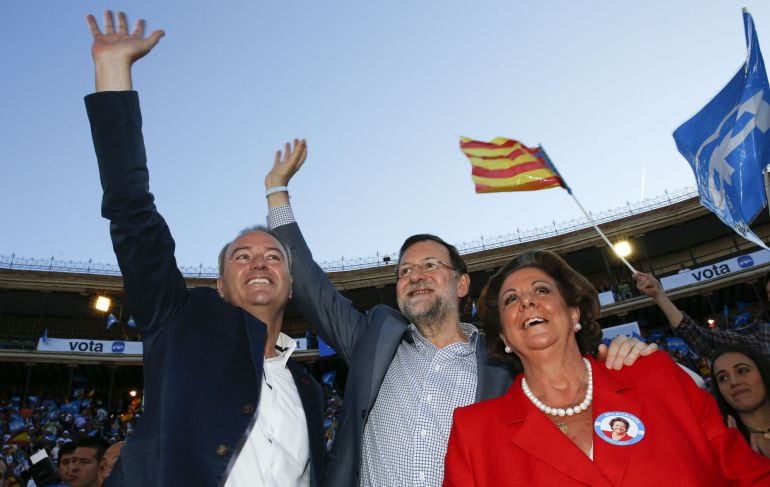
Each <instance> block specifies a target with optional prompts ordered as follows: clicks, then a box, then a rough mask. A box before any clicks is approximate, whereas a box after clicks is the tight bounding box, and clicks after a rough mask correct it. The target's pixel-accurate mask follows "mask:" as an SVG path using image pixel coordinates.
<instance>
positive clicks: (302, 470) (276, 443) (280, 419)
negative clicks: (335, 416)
mask: <svg viewBox="0 0 770 487" xmlns="http://www.w3.org/2000/svg"><path fill="white" fill-rule="evenodd" d="M277 344H278V347H280V348H282V349H284V350H283V352H281V353H280V354H279V355H278V356H276V357H272V358H266V359H265V361H264V366H263V370H264V374H263V376H262V392H261V394H260V398H259V405H258V406H257V420H256V422H255V423H254V427H253V428H252V430H251V432H250V433H249V437H248V439H247V440H246V443H245V444H244V446H243V449H242V450H241V452H240V453H239V454H238V458H237V459H236V460H235V464H234V465H233V468H232V470H231V471H230V474H229V475H228V477H227V482H226V483H225V487H254V486H257V485H265V486H267V485H269V486H308V485H310V450H309V448H310V440H309V437H308V432H307V422H306V421H305V411H304V409H303V408H302V401H301V400H300V398H299V393H298V392H297V386H296V384H294V378H293V377H292V375H291V371H290V370H289V369H288V368H286V362H287V361H288V360H289V357H290V356H291V354H292V353H293V352H294V349H296V348H297V343H296V342H295V341H294V340H293V339H291V338H290V337H289V336H288V335H286V334H284V333H281V334H280V335H279V336H278V343H277Z"/></svg>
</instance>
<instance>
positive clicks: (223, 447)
mask: <svg viewBox="0 0 770 487" xmlns="http://www.w3.org/2000/svg"><path fill="white" fill-rule="evenodd" d="M228 450H229V448H227V445H219V446H218V447H217V456H218V457H223V456H225V455H227V452H228Z"/></svg>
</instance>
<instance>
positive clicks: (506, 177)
mask: <svg viewBox="0 0 770 487" xmlns="http://www.w3.org/2000/svg"><path fill="white" fill-rule="evenodd" d="M460 149H461V150H462V151H463V152H464V153H465V155H466V156H468V159H470V161H471V166H473V170H472V172H471V175H472V177H473V182H474V183H475V184H476V192H477V193H495V192H500V191H535V190H538V189H547V188H555V187H559V186H560V187H562V188H564V189H566V190H567V191H569V187H568V186H567V184H566V183H565V182H564V180H563V179H562V177H561V176H560V175H559V172H558V171H557V170H556V168H555V167H554V166H553V164H551V162H550V160H549V159H548V156H547V155H546V153H545V151H544V150H543V148H542V147H537V148H536V149H533V148H530V147H527V146H526V145H524V144H522V143H521V142H519V141H517V140H513V139H506V138H504V137H496V138H495V139H493V140H492V141H491V142H479V141H477V140H472V139H469V138H468V137H461V138H460Z"/></svg>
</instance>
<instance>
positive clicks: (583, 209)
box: [567, 190, 636, 274]
mask: <svg viewBox="0 0 770 487" xmlns="http://www.w3.org/2000/svg"><path fill="white" fill-rule="evenodd" d="M567 192H568V193H569V195H570V196H572V199H573V200H575V203H577V205H578V208H580V211H582V212H583V214H584V215H585V216H586V218H588V221H589V222H591V225H592V226H593V227H594V229H595V230H596V231H597V232H598V233H599V235H600V236H601V237H602V238H603V239H604V241H605V242H607V245H609V247H610V248H611V249H612V251H613V252H615V247H614V246H613V245H612V243H611V242H610V239H608V238H607V236H606V235H605V234H604V232H602V231H601V230H600V229H599V226H598V225H596V222H595V221H594V219H593V218H591V215H589V214H588V212H587V211H586V210H585V208H583V205H581V204H580V201H578V199H577V198H576V197H575V195H574V194H573V193H572V191H571V190H568V191H567ZM615 255H617V256H618V257H619V258H620V260H622V261H623V263H624V264H625V265H626V267H628V270H630V271H631V272H632V273H634V274H636V269H634V266H632V265H631V264H629V263H628V261H627V260H626V258H625V257H623V256H622V255H620V254H618V253H617V252H615Z"/></svg>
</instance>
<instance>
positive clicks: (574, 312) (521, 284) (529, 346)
mask: <svg viewBox="0 0 770 487" xmlns="http://www.w3.org/2000/svg"><path fill="white" fill-rule="evenodd" d="M498 310H499V313H500V324H501V333H500V338H501V339H502V340H503V342H504V343H505V344H506V345H507V346H509V347H511V348H512V349H513V350H514V351H515V352H516V354H517V355H518V356H519V357H520V358H525V357H526V356H527V355H528V354H529V353H530V352H532V351H536V350H543V349H547V348H549V347H551V346H553V345H555V344H558V345H560V346H561V347H562V349H565V348H567V347H569V346H571V344H574V346H575V349H576V350H577V342H576V340H575V329H574V326H575V322H576V321H578V319H579V318H580V311H579V309H578V308H577V307H570V306H568V305H567V303H566V302H565V301H564V298H562V295H561V292H560V291H559V287H558V286H557V284H556V282H555V281H554V280H553V279H552V278H551V277H550V276H549V275H548V274H546V273H545V272H543V271H541V270H540V269H536V268H534V267H525V268H523V269H519V270H517V271H515V272H513V273H512V274H511V275H509V276H508V277H507V278H506V279H505V281H503V284H502V286H501V288H500V292H499V294H498ZM570 342H571V343H570Z"/></svg>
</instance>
